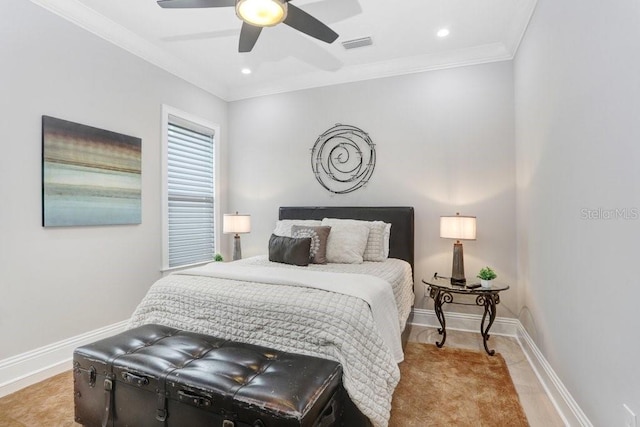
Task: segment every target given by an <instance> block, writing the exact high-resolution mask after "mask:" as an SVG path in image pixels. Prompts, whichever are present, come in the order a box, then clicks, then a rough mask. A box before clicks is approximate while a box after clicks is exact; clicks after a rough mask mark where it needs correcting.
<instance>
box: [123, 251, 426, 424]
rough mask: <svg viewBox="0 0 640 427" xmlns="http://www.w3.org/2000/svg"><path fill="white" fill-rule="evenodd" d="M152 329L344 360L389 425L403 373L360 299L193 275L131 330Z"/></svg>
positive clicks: (359, 396)
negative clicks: (155, 326) (149, 325)
mask: <svg viewBox="0 0 640 427" xmlns="http://www.w3.org/2000/svg"><path fill="white" fill-rule="evenodd" d="M261 263H262V264H264V262H262V261H260V262H258V264H261ZM233 264H236V263H233ZM237 264H240V266H239V267H241V265H242V263H237ZM246 264H249V265H251V261H248V262H246V263H245V265H246ZM254 264H255V262H254ZM376 264H382V263H376ZM193 273H196V274H193ZM200 274H202V271H200ZM267 281H268V280H267ZM411 293H413V292H411ZM146 323H158V324H163V325H167V326H172V327H176V328H181V329H186V330H190V331H193V332H200V333H205V334H209V335H214V336H217V337H221V338H225V339H230V340H236V341H242V342H247V343H251V344H257V345H264V346H267V347H272V348H277V349H279V350H283V351H291V352H295V353H301V354H308V355H312V356H317V357H324V358H328V359H332V360H336V361H338V362H340V363H341V364H342V367H343V371H344V376H343V383H344V386H345V389H346V390H347V392H348V393H349V396H350V397H351V399H352V400H353V402H354V403H355V404H356V405H357V406H358V407H359V409H360V410H361V411H362V413H363V414H365V415H366V416H367V417H369V419H370V420H371V421H372V423H373V424H374V426H376V427H378V426H386V425H387V424H388V419H389V413H390V409H391V397H392V394H393V390H394V389H395V387H396V385H397V383H398V381H399V379H400V372H399V369H398V366H397V363H396V360H395V358H394V355H393V353H392V350H391V349H390V348H389V346H388V345H387V344H386V342H385V340H384V338H383V336H382V334H381V333H380V331H379V330H378V328H377V327H376V324H375V321H374V317H373V315H372V312H371V309H370V307H369V304H368V303H367V302H365V301H364V300H362V299H360V298H357V297H354V296H352V295H345V294H343V293H335V292H327V291H326V290H322V289H315V288H310V287H306V286H297V285H296V286H291V285H273V284H269V283H261V282H259V281H253V280H251V279H249V280H248V281H241V280H234V279H231V278H213V277H209V276H206V275H205V276H203V275H198V271H195V272H193V271H192V272H190V271H189V270H186V271H184V272H180V273H176V274H172V275H170V276H167V277H165V278H163V279H160V280H159V281H158V282H156V283H155V284H154V285H153V286H152V287H151V289H150V290H149V292H148V293H147V295H146V296H145V298H144V299H143V301H142V302H141V303H140V305H139V306H138V308H137V309H136V310H135V312H134V314H133V316H132V318H131V321H130V323H129V327H136V326H139V325H142V324H146Z"/></svg>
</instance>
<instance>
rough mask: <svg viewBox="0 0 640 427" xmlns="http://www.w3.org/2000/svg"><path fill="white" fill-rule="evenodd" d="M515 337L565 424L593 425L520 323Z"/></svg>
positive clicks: (584, 426)
mask: <svg viewBox="0 0 640 427" xmlns="http://www.w3.org/2000/svg"><path fill="white" fill-rule="evenodd" d="M518 323H520V322H518ZM517 338H518V342H519V343H520V347H522V351H523V352H524V354H525V356H526V357H527V359H528V360H529V364H530V365H531V368H532V369H533V371H534V372H535V373H536V375H537V376H538V380H539V381H540V383H541V384H542V386H543V387H544V388H545V390H546V392H547V395H548V396H549V399H550V400H551V402H552V403H553V404H554V405H555V407H556V409H557V410H558V413H559V414H560V416H561V417H562V419H563V420H564V423H565V425H567V426H581V427H593V424H591V421H589V419H588V418H587V416H586V415H585V413H584V412H583V411H582V409H580V406H578V403H577V402H576V401H575V400H574V399H573V396H571V393H569V390H567V388H566V387H565V386H564V384H563V383H562V381H561V380H560V378H559V377H558V375H556V373H555V371H554V370H553V368H551V365H550V364H549V362H547V359H545V358H544V356H543V355H542V352H541V351H540V349H538V346H537V345H536V343H535V342H534V341H533V339H532V338H531V336H529V333H528V332H527V330H526V329H525V328H524V326H522V324H519V326H518V335H517Z"/></svg>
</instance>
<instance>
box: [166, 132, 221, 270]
mask: <svg viewBox="0 0 640 427" xmlns="http://www.w3.org/2000/svg"><path fill="white" fill-rule="evenodd" d="M168 132H169V135H168V150H167V180H168V182H167V188H168V198H169V200H168V203H169V210H168V216H169V218H168V220H169V267H177V266H181V265H188V264H194V263H198V262H203V261H211V260H212V259H213V255H214V252H215V243H214V237H215V236H214V197H213V194H214V184H215V183H214V170H213V165H214V145H213V144H214V138H213V132H211V134H206V133H202V132H200V130H199V129H198V130H197V131H196V130H193V129H188V128H187V127H185V126H182V125H178V124H176V123H172V122H171V121H170V122H169V126H168Z"/></svg>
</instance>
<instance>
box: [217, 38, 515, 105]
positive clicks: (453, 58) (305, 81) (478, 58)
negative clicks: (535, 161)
mask: <svg viewBox="0 0 640 427" xmlns="http://www.w3.org/2000/svg"><path fill="white" fill-rule="evenodd" d="M511 59H513V52H510V51H509V50H508V49H507V47H506V46H505V45H503V44H502V43H493V44H487V45H482V46H476V47H473V48H468V49H459V50H456V51H451V52H445V53H443V54H430V55H416V56H411V57H405V58H398V59H394V60H390V61H382V62H376V63H372V64H363V65H358V66H351V67H343V68H341V69H340V70H337V71H333V72H328V71H317V72H314V73H309V74H304V75H300V76H297V77H287V78H285V79H280V80H278V81H274V82H271V83H266V84H265V83H261V84H256V85H248V86H241V87H235V88H230V90H229V99H228V101H240V100H242V99H248V98H255V97H258V96H266V95H276V94H280V93H286V92H293V91H297V90H305V89H313V88H317V87H324V86H333V85H339V84H344V83H354V82H359V81H365V80H373V79H380V78H387V77H395V76H401V75H406V74H415V73H422V72H425V71H435V70H443V69H447V68H457V67H465V66H469V65H479V64H485V63H490V62H499V61H509V60H511Z"/></svg>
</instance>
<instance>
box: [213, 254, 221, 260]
mask: <svg viewBox="0 0 640 427" xmlns="http://www.w3.org/2000/svg"><path fill="white" fill-rule="evenodd" d="M213 260H214V261H224V258H222V255H220V254H215V255H214V256H213Z"/></svg>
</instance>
